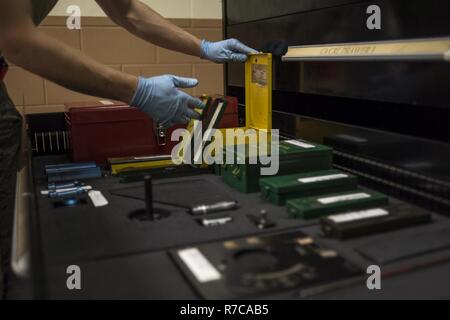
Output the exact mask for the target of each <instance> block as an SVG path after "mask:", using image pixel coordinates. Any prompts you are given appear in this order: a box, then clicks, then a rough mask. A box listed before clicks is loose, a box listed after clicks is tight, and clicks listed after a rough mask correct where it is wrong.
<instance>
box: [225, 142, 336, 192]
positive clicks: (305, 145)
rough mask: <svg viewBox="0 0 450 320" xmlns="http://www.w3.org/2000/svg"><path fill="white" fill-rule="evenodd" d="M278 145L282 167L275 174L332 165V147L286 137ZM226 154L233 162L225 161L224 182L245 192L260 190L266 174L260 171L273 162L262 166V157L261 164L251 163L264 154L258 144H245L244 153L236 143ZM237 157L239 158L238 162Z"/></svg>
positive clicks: (293, 172)
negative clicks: (261, 179) (260, 180)
mask: <svg viewBox="0 0 450 320" xmlns="http://www.w3.org/2000/svg"><path fill="white" fill-rule="evenodd" d="M278 146H279V170H278V172H277V174H276V175H287V174H295V173H306V172H314V171H322V170H327V169H331V167H332V163H333V152H332V149H331V148H329V147H326V146H323V145H319V144H313V143H309V142H303V141H299V140H290V141H283V142H280V143H279V144H278ZM230 153H231V156H230ZM266 154H267V153H266ZM269 154H270V152H269ZM227 155H228V158H229V159H230V158H232V159H233V160H234V161H233V163H234V164H224V165H222V170H221V173H222V176H223V179H224V182H225V183H226V184H228V185H230V186H231V187H233V188H234V189H236V190H239V191H241V192H243V193H254V192H259V191H260V186H259V179H260V178H261V177H264V176H262V175H261V169H262V168H264V167H269V166H270V165H268V166H262V165H261V164H260V162H259V161H258V164H251V163H255V161H256V160H257V159H255V158H257V157H258V156H259V155H263V154H261V152H260V151H259V150H258V148H257V147H256V146H251V147H249V146H246V147H245V152H244V153H242V150H239V149H238V147H237V146H234V147H233V146H230V147H227V148H225V150H224V159H226V158H227ZM249 155H250V156H249ZM255 155H256V156H255ZM238 160H239V161H240V162H237V161H238ZM252 161H253V162H252ZM238 163H245V164H238Z"/></svg>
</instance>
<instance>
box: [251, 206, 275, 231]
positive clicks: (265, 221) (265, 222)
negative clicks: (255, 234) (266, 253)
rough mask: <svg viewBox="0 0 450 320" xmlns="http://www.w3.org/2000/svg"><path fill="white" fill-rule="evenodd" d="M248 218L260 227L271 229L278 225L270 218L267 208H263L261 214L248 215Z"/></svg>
mask: <svg viewBox="0 0 450 320" xmlns="http://www.w3.org/2000/svg"><path fill="white" fill-rule="evenodd" d="M248 218H249V219H250V220H252V222H253V223H254V224H255V225H256V226H257V227H258V229H261V230H264V229H270V228H273V227H275V226H276V223H275V222H274V221H271V220H270V219H269V213H268V212H267V210H264V209H263V210H261V212H260V213H259V216H255V215H248Z"/></svg>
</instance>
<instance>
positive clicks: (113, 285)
mask: <svg viewBox="0 0 450 320" xmlns="http://www.w3.org/2000/svg"><path fill="white" fill-rule="evenodd" d="M65 161H66V159H65V158H64V157H42V158H35V159H34V163H33V173H34V180H35V181H34V182H35V187H36V190H35V191H36V194H37V208H38V210H37V214H38V216H39V220H40V230H39V231H40V236H41V240H42V243H41V248H40V249H41V252H42V255H43V263H44V270H45V276H46V280H47V281H46V284H47V288H46V289H47V292H46V293H47V297H48V298H63V299H77V298H92V299H95V298H96V299H198V298H200V297H199V296H198V295H197V293H196V292H195V291H194V289H193V288H192V287H191V285H190V284H189V282H188V281H187V279H186V277H185V276H184V275H183V274H182V273H181V272H180V270H179V269H178V268H177V267H176V265H175V264H174V262H173V261H172V259H171V257H170V256H169V254H168V251H169V250H172V249H176V248H184V247H190V246H195V245H196V244H202V243H208V242H216V241H222V240H228V239H235V238H242V237H247V236H252V235H258V234H262V233H274V232H283V231H284V230H295V229H299V228H301V229H302V231H304V232H306V233H308V234H310V235H312V236H314V238H316V239H317V240H318V241H323V242H325V243H326V244H328V245H329V246H330V247H332V248H334V249H337V250H338V251H339V252H340V253H341V254H342V255H343V256H345V257H346V258H347V259H349V260H350V261H352V262H353V263H355V264H357V265H358V266H360V267H361V268H362V269H364V270H365V269H366V268H367V267H368V266H369V265H372V264H376V261H374V260H373V259H370V258H369V257H367V256H364V255H363V254H361V248H362V249H364V248H369V249H370V248H371V247H373V244H376V243H377V242H381V243H383V245H386V243H387V241H388V240H389V239H391V238H392V239H396V238H398V240H397V243H399V245H403V247H405V246H406V245H405V244H402V241H403V242H405V241H411V244H410V245H411V246H414V245H415V244H414V237H409V235H414V233H415V232H419V233H423V232H425V233H427V232H428V233H432V232H434V231H436V230H439V231H440V232H442V229H443V228H444V229H445V228H448V230H450V223H449V221H448V219H446V218H442V217H440V216H434V219H433V223H431V224H427V225H422V226H418V227H415V228H408V229H404V230H399V231H396V232H389V233H385V234H379V235H373V236H369V237H364V238H358V239H354V240H349V241H344V242H342V241H337V240H328V239H321V236H320V228H319V226H318V221H317V220H312V221H303V220H292V219H289V218H288V217H287V213H286V209H285V208H284V207H276V206H273V205H270V204H267V203H263V202H261V200H260V198H259V194H252V195H245V194H241V193H239V192H237V191H234V190H233V189H231V188H229V187H228V186H226V185H225V184H223V183H222V182H221V178H220V177H216V176H214V175H200V176H195V177H190V178H177V179H165V180H158V181H155V195H158V185H165V187H164V190H165V191H164V193H166V192H169V191H166V190H167V188H166V187H167V184H171V183H172V184H175V185H177V187H176V188H174V191H176V192H177V193H178V192H180V190H184V192H183V194H182V195H180V194H173V195H166V198H165V199H164V200H165V201H168V199H169V200H170V198H172V199H173V200H172V201H173V202H176V201H177V199H184V200H183V201H188V200H189V199H190V198H192V199H193V201H194V203H195V202H196V201H198V195H199V194H203V195H204V197H205V199H217V200H222V199H227V200H228V199H233V200H237V201H239V203H240V209H239V210H237V211H232V212H229V213H225V214H227V215H230V216H232V217H233V219H234V221H233V222H232V223H231V224H228V225H225V226H221V227H212V228H204V227H201V226H200V225H199V224H198V223H197V221H196V220H195V217H192V216H191V215H189V214H188V213H186V210H184V209H176V208H173V207H168V206H165V207H164V208H165V209H170V210H171V211H172V214H171V216H170V217H169V218H167V219H164V220H162V221H157V222H137V221H132V220H130V219H129V218H128V215H129V214H130V213H131V212H133V211H134V210H138V209H141V208H143V207H144V203H143V201H140V200H136V199H130V198H124V197H119V196H113V195H111V194H110V191H117V190H118V189H122V190H123V189H124V188H136V190H139V187H140V186H143V183H134V184H129V185H124V184H120V183H119V181H118V179H115V178H111V177H105V178H102V179H95V180H91V181H88V182H89V184H90V185H92V186H93V187H94V189H96V190H101V191H102V192H103V194H104V195H105V197H106V198H107V199H108V201H109V202H110V204H109V205H108V206H107V207H104V208H94V207H93V206H92V204H91V203H90V201H88V204H86V205H83V206H80V207H75V208H64V209H61V208H59V209H55V208H54V206H53V205H52V202H51V201H50V200H49V199H47V198H46V197H44V196H41V195H40V194H39V192H40V190H42V189H45V185H46V182H45V177H44V175H43V166H44V164H50V163H61V162H65ZM199 181H201V182H199ZM183 185H185V188H183V187H181V186H183ZM196 185H197V186H199V187H201V186H203V187H204V188H205V186H210V187H209V188H207V190H198V189H197V188H196ZM200 189H201V188H200ZM129 190H132V189H129ZM114 193H115V192H114ZM190 194H192V197H190V196H189V195H190ZM141 196H142V192H141V195H139V194H136V197H138V198H139V197H141ZM206 201H207V200H206ZM392 201H394V202H396V200H393V199H392ZM156 207H161V206H159V205H157V206H156ZM261 209H266V210H268V212H269V213H270V217H271V218H272V219H273V220H275V221H276V222H277V227H276V228H273V229H270V230H266V231H260V230H258V229H257V228H256V226H255V225H254V224H253V223H252V222H251V221H250V220H249V219H248V218H247V214H258V213H259V212H260V210H261ZM221 215H223V214H219V216H221ZM449 232H450V231H449ZM422 239H423V238H422ZM383 241H384V242H383ZM425 247H426V246H425ZM434 247H436V246H433V247H432V248H434ZM440 249H442V250H443V249H445V248H440ZM402 250H403V249H402ZM402 250H399V256H400V257H401V258H402V259H403V257H402V252H401V251H402ZM372 251H373V250H372ZM372 251H370V250H369V252H372ZM403 251H404V250H403ZM406 251H407V252H408V253H409V252H410V251H411V250H406ZM440 252H441V251H439V250H438V252H433V254H437V257H436V258H435V257H428V256H426V255H425V253H422V252H420V250H419V252H418V254H419V258H421V257H422V256H424V258H423V259H424V261H423V262H422V263H419V265H427V263H429V262H430V261H431V262H433V261H439V253H440ZM443 254H445V250H443ZM447 256H450V254H449V253H447ZM407 258H408V260H406V259H407ZM410 258H414V259H416V260H417V258H418V257H416V256H414V257H409V256H407V257H404V259H403V260H405V261H406V262H405V263H408V262H409V261H410ZM419 262H420V261H419ZM414 263H416V262H414ZM69 265H79V266H80V267H81V269H82V275H83V281H82V286H83V290H81V291H69V290H68V289H67V287H66V280H67V276H68V275H67V274H66V268H67V267H68V266H69ZM387 266H388V267H389V265H387ZM400 267H403V266H402V265H401V266H400ZM394 270H395V268H394ZM449 279H450V264H449V263H447V264H446V262H443V263H439V264H433V263H432V264H431V265H430V266H427V267H426V268H420V269H419V270H412V271H411V272H409V273H403V274H400V275H396V276H395V277H390V278H387V279H386V280H384V281H383V290H382V291H381V292H373V291H369V290H367V288H366V283H365V280H361V282H358V283H356V284H354V285H352V286H350V287H348V288H344V289H340V290H336V291H333V292H329V293H326V294H320V295H317V296H314V298H346V299H347V298H348V299H361V298H362V299H364V298H445V297H447V298H448V297H450V289H448V288H449V285H450V283H445V282H446V281H447V282H448V281H450V280H449ZM412 287H415V288H416V290H412ZM268 298H287V299H295V298H301V297H299V296H298V295H297V294H295V293H293V294H287V295H284V296H277V297H268Z"/></svg>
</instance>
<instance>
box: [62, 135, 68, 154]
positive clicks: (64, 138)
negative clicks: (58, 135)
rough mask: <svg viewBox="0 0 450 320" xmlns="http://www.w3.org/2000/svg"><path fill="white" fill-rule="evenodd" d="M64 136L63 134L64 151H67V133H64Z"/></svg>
mask: <svg viewBox="0 0 450 320" xmlns="http://www.w3.org/2000/svg"><path fill="white" fill-rule="evenodd" d="M62 134H63V141H64V150H67V144H66V132H65V131H63V132H62Z"/></svg>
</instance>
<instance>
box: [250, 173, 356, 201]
mask: <svg viewBox="0 0 450 320" xmlns="http://www.w3.org/2000/svg"><path fill="white" fill-rule="evenodd" d="M259 184H260V186H261V194H262V198H263V199H265V200H267V201H270V202H272V203H274V204H277V205H279V206H281V205H284V204H285V203H286V201H287V200H289V199H295V198H305V197H310V196H316V195H324V194H332V193H338V192H344V191H351V190H356V189H357V188H358V178H357V177H355V176H353V175H350V174H347V173H344V172H342V171H339V170H326V171H319V172H312V173H303V174H293V175H287V176H278V177H269V178H261V179H260V180H259Z"/></svg>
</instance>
